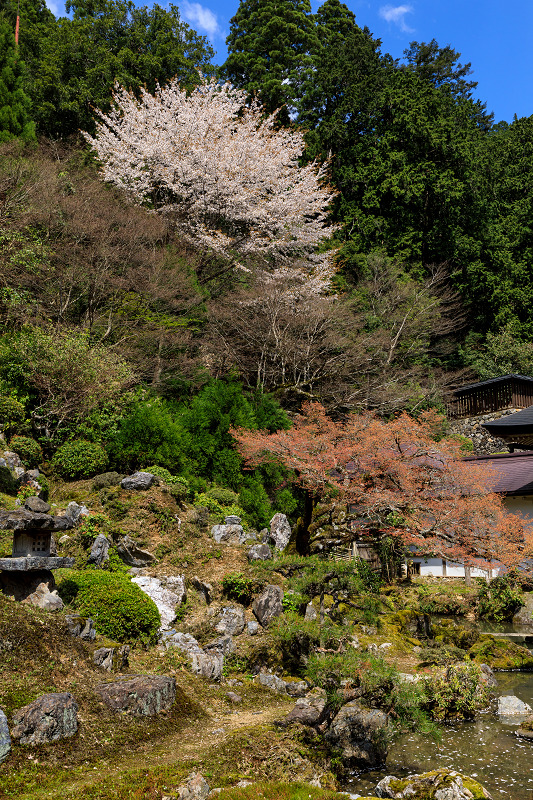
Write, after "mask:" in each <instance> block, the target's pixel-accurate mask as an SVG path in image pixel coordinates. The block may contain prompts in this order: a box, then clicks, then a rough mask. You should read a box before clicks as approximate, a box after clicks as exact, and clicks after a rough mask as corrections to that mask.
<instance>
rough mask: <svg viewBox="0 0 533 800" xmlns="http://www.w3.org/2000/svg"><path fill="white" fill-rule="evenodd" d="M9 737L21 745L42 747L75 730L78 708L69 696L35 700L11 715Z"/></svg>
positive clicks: (48, 695) (54, 696) (44, 697)
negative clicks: (12, 725)
mask: <svg viewBox="0 0 533 800" xmlns="http://www.w3.org/2000/svg"><path fill="white" fill-rule="evenodd" d="M13 722H14V727H13V728H12V730H11V737H12V738H13V739H16V740H17V741H19V742H20V743H21V744H45V743H46V742H54V741H56V740H57V739H64V738H68V737H70V736H74V734H75V733H76V732H77V730H78V704H77V703H76V701H75V699H74V697H73V696H72V695H71V694H70V693H69V692H60V693H50V694H45V695H43V696H42V697H39V698H38V699H37V700H34V701H33V703H30V704H29V705H27V706H24V708H19V710H18V711H17V712H15V714H13Z"/></svg>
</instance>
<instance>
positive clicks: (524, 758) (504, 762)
mask: <svg viewBox="0 0 533 800" xmlns="http://www.w3.org/2000/svg"><path fill="white" fill-rule="evenodd" d="M494 628H495V626H494ZM494 628H493V630H494ZM497 630H498V631H500V632H502V633H503V632H509V633H512V632H516V631H517V629H516V628H513V627H512V626H498V628H497ZM490 632H492V631H490ZM494 632H496V630H494ZM496 679H497V681H498V687H497V688H496V687H495V689H494V691H495V693H497V694H498V695H509V694H513V695H516V696H517V697H519V698H520V700H523V701H524V702H526V703H529V705H530V706H532V707H533V673H531V672H529V673H528V672H500V673H497V674H496ZM522 719H523V718H518V719H517V720H512V719H510V718H507V719H506V720H503V719H502V720H500V719H499V718H498V717H497V716H496V715H495V714H493V713H491V712H485V713H483V714H480V715H479V717H477V718H476V720H475V721H473V722H456V723H453V724H450V725H446V726H444V727H443V730H442V738H441V739H440V740H439V741H437V742H436V741H435V740H434V739H432V738H431V737H428V736H422V735H412V734H410V735H405V736H403V737H401V738H400V739H399V740H398V741H397V742H396V743H395V744H394V745H393V746H392V747H391V749H390V751H389V756H388V758H387V766H386V769H385V770H382V771H379V772H378V771H376V772H367V773H364V774H359V775H356V774H354V775H353V778H352V780H351V781H349V782H348V784H347V786H346V789H347V791H349V792H354V793H358V794H361V795H365V794H370V795H371V794H372V792H373V790H374V788H375V786H376V783H378V781H380V780H381V778H383V777H384V776H385V775H396V776H397V777H403V776H405V775H408V774H412V773H420V772H427V771H429V770H433V769H438V768H441V767H445V768H448V769H455V770H457V771H458V772H462V773H463V774H464V775H469V776H470V777H472V778H476V780H478V781H479V783H481V785H482V786H484V787H485V788H486V789H487V791H489V792H490V794H491V795H492V797H493V800H533V741H526V740H524V739H519V738H517V737H516V736H515V733H514V732H515V730H516V729H517V727H518V724H519V722H520V721H521V720H522Z"/></svg>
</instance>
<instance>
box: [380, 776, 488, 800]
mask: <svg viewBox="0 0 533 800" xmlns="http://www.w3.org/2000/svg"><path fill="white" fill-rule="evenodd" d="M463 778H464V776H463V775H460V774H459V773H458V772H455V770H449V769H439V770H435V771H433V772H425V773H423V774H422V775H409V777H408V778H402V779H401V789H398V778H395V777H394V776H393V775H387V777H385V778H383V780H381V781H380V782H379V783H378V785H377V786H376V788H375V793H376V796H377V797H388V798H392V800H404V798H415V800H416V798H426V797H427V798H429V797H432V798H435V800H471V799H472V797H474V795H473V794H472V792H471V791H470V790H469V789H468V788H467V787H466V786H465V785H464V783H463ZM469 782H470V784H471V783H472V782H474V781H473V780H472V778H469ZM395 784H396V785H395ZM476 789H477V790H478V791H479V792H480V793H479V794H476V795H475V796H476V797H485V798H488V800H490V794H489V793H488V792H487V791H486V789H484V788H483V787H482V786H481V785H480V784H477V783H476Z"/></svg>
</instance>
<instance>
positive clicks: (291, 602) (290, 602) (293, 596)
mask: <svg viewBox="0 0 533 800" xmlns="http://www.w3.org/2000/svg"><path fill="white" fill-rule="evenodd" d="M281 605H282V606H283V609H284V610H285V611H294V612H295V613H297V614H301V613H302V612H303V610H304V609H305V606H306V605H307V598H306V597H303V596H302V595H301V594H299V593H298V592H293V591H292V590H291V589H289V591H288V592H285V594H284V595H283V600H282V601H281Z"/></svg>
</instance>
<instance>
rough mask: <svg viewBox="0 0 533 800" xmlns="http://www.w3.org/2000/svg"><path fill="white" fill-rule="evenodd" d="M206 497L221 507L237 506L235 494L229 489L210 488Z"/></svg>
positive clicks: (220, 487)
mask: <svg viewBox="0 0 533 800" xmlns="http://www.w3.org/2000/svg"><path fill="white" fill-rule="evenodd" d="M206 496H207V497H209V498H211V499H212V500H215V501H216V502H217V503H219V504H220V505H221V506H232V505H237V504H238V503H237V501H238V496H237V492H232V490H231V489H224V487H222V486H212V487H211V489H208V490H207V492H206Z"/></svg>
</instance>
